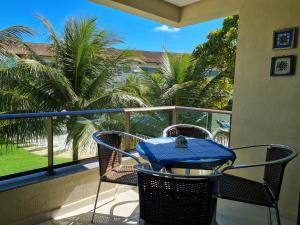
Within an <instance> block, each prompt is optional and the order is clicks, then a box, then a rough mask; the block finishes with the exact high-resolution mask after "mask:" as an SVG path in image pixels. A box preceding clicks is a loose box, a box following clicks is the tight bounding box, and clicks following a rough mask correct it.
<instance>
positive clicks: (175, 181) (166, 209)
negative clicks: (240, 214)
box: [137, 165, 218, 225]
mask: <svg viewBox="0 0 300 225" xmlns="http://www.w3.org/2000/svg"><path fill="white" fill-rule="evenodd" d="M137 171H138V187H139V201H140V224H145V225H187V224H188V225H209V224H211V222H212V220H213V218H214V216H215V210H216V198H214V197H213V190H214V184H215V180H216V179H217V177H218V175H217V174H214V175H211V176H202V177H201V176H198V177H196V176H195V177H193V178H191V177H190V178H189V179H187V176H185V175H172V174H163V173H159V172H154V171H152V170H149V169H143V168H142V166H141V165H139V166H138V167H137Z"/></svg>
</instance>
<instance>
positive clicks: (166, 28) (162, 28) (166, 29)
mask: <svg viewBox="0 0 300 225" xmlns="http://www.w3.org/2000/svg"><path fill="white" fill-rule="evenodd" d="M153 30H154V31H159V32H168V33H176V32H178V31H180V28H177V27H169V26H167V25H161V26H159V27H155V28H154V29H153Z"/></svg>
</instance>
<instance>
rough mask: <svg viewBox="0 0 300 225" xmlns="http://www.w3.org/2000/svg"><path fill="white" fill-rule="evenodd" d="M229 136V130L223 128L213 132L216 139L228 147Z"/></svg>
mask: <svg viewBox="0 0 300 225" xmlns="http://www.w3.org/2000/svg"><path fill="white" fill-rule="evenodd" d="M229 136H230V132H229V130H227V129H222V128H220V129H218V130H216V132H214V133H213V139H214V141H215V142H217V143H219V144H221V145H224V146H226V147H228V146H229Z"/></svg>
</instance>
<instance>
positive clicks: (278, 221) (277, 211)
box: [275, 202, 281, 225]
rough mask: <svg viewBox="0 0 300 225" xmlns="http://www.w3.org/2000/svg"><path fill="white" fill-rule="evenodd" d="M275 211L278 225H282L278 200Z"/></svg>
mask: <svg viewBox="0 0 300 225" xmlns="http://www.w3.org/2000/svg"><path fill="white" fill-rule="evenodd" d="M275 212H276V219H277V225H281V221H280V214H279V209H278V204H277V202H276V204H275Z"/></svg>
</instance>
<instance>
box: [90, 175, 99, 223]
mask: <svg viewBox="0 0 300 225" xmlns="http://www.w3.org/2000/svg"><path fill="white" fill-rule="evenodd" d="M100 188H101V180H99V184H98V190H97V195H96V200H95V205H94V211H93V215H92V220H91V223H94V217H95V212H96V208H97V202H98V196H99V192H100Z"/></svg>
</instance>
